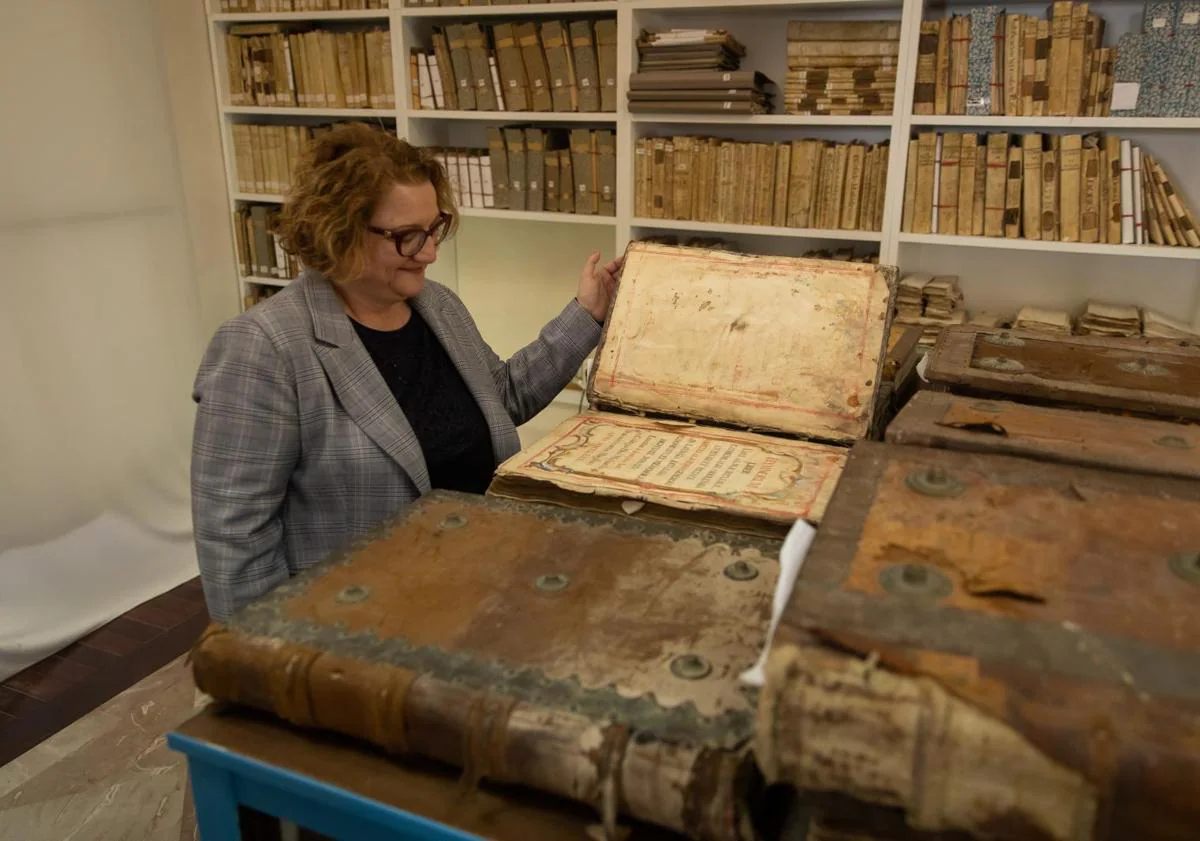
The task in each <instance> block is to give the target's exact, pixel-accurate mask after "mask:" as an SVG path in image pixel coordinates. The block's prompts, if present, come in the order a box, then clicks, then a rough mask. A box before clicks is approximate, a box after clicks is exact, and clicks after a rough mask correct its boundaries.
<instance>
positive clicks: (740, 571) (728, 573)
mask: <svg viewBox="0 0 1200 841" xmlns="http://www.w3.org/2000/svg"><path fill="white" fill-rule="evenodd" d="M725 577H726V578H732V579H733V580H734V581H750V580H751V579H754V578H758V567H756V566H755V565H754V564H748V563H746V562H745V561H734V562H733V563H731V564H730V565H729V566H727V567H725Z"/></svg>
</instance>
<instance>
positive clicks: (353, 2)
mask: <svg viewBox="0 0 1200 841" xmlns="http://www.w3.org/2000/svg"><path fill="white" fill-rule="evenodd" d="M387 7H388V2H387V0H221V3H220V10H221V12H223V13H225V14H230V13H234V14H236V13H246V14H256V13H260V12H334V11H343V12H345V11H358V10H365V9H386V8H387Z"/></svg>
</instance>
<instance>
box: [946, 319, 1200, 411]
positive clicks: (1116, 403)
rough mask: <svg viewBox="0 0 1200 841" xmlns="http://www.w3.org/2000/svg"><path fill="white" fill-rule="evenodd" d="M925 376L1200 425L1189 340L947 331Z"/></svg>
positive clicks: (969, 390)
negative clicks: (1199, 423)
mask: <svg viewBox="0 0 1200 841" xmlns="http://www.w3.org/2000/svg"><path fill="white" fill-rule="evenodd" d="M925 378H926V379H927V380H928V381H929V384H930V388H932V389H934V390H937V391H951V392H954V393H957V394H968V395H972V396H977V397H987V396H990V395H996V396H1008V397H1011V398H1013V399H1018V400H1021V401H1023V402H1031V403H1032V402H1038V403H1042V404H1045V405H1056V406H1068V407H1074V408H1089V409H1095V410H1103V411H1115V412H1123V413H1130V414H1137V415H1142V416H1145V417H1160V418H1166V419H1169V420H1190V421H1197V420H1200V345H1198V344H1196V343H1195V342H1191V341H1185V340H1177V339H1169V340H1167V339H1155V338H1144V337H1133V338H1118V337H1108V336H1056V335H1052V334H1045V333H1037V332H1033V331H1027V330H1025V331H1023V330H1004V329H999V328H990V327H975V326H970V325H966V326H956V327H947V328H946V329H945V330H943V331H942V333H941V335H940V336H939V337H938V341H937V344H936V345H935V346H934V348H933V350H932V351H931V352H930V354H929V363H928V365H927V366H926V368H925Z"/></svg>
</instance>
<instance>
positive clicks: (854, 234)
mask: <svg viewBox="0 0 1200 841" xmlns="http://www.w3.org/2000/svg"><path fill="white" fill-rule="evenodd" d="M631 224H632V225H633V226H634V227H636V228H659V229H663V230H670V231H691V232H693V233H710V234H749V235H751V236H763V237H788V238H790V239H838V240H850V241H855V242H879V241H880V239H882V234H880V232H879V231H843V230H840V229H824V228H781V227H776V226H773V225H732V224H728V223H725V222H692V221H690V220H687V219H651V218H643V217H635V218H634V219H633V220H632V222H631Z"/></svg>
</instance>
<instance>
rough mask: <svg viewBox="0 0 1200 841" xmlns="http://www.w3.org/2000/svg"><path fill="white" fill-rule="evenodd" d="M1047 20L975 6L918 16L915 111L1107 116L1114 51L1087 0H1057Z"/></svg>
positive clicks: (1048, 13) (1099, 18)
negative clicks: (946, 14)
mask: <svg viewBox="0 0 1200 841" xmlns="http://www.w3.org/2000/svg"><path fill="white" fill-rule="evenodd" d="M1047 15H1048V17H1047V18H1038V17H1037V16H1035V15H1021V14H1010V13H1006V12H1005V10H1004V9H1003V8H1002V7H1000V6H976V7H973V8H971V9H969V10H967V12H966V13H965V14H952V15H950V16H949V17H945V18H941V19H938V20H925V21H922V22H921V35H920V40H919V42H918V47H917V71H916V79H915V87H914V89H913V113H914V114H969V115H973V116H983V115H989V114H995V115H1006V116H1010V117H1035V116H1036V117H1042V116H1055V117H1057V116H1092V117H1102V116H1108V115H1109V113H1110V108H1111V103H1112V94H1113V83H1114V80H1115V67H1116V49H1115V48H1114V47H1105V46H1104V45H1103V43H1104V32H1105V21H1104V19H1103V18H1102V17H1100V16H1099V15H1098V14H1096V13H1095V11H1094V10H1092V9H1091V8H1089V6H1088V4H1087V3H1086V2H1074V0H1058V2H1053V3H1051V5H1050V7H1049V9H1048V10H1047Z"/></svg>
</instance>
